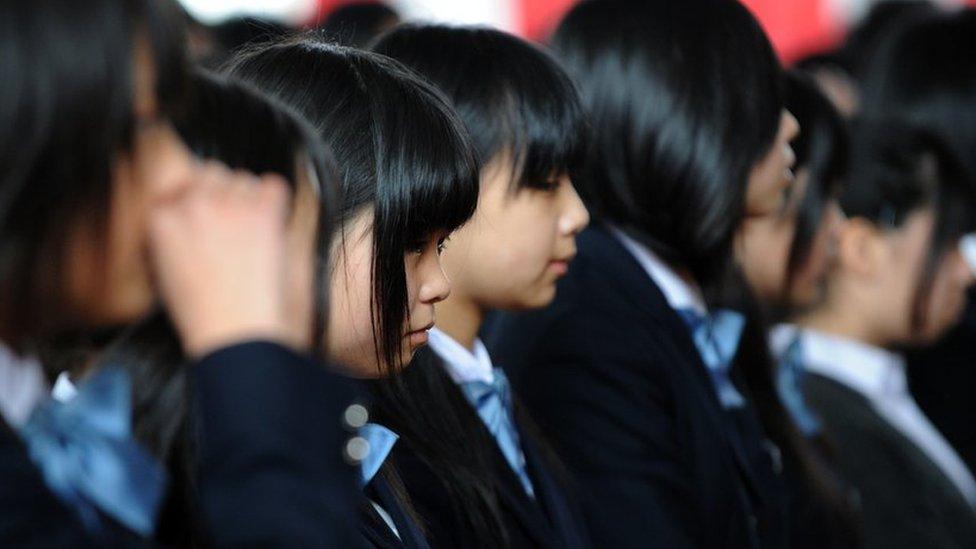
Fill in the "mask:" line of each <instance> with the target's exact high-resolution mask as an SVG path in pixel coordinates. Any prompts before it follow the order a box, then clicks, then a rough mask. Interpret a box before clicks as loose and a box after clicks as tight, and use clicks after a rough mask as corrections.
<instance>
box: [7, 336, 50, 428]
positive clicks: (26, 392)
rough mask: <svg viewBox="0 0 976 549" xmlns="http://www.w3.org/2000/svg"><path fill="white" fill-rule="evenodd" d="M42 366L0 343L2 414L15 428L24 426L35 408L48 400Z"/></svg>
mask: <svg viewBox="0 0 976 549" xmlns="http://www.w3.org/2000/svg"><path fill="white" fill-rule="evenodd" d="M47 393H48V385H47V381H45V379H44V372H42V371H41V365H40V364H39V363H38V362H37V361H36V360H34V359H31V358H22V357H19V356H17V355H16V354H14V352H13V351H11V350H10V349H9V348H7V346H6V345H3V344H2V343H0V414H2V415H3V417H4V419H5V420H6V421H7V423H9V424H10V426H11V427H19V426H21V425H23V423H24V422H25V421H27V418H28V417H30V413H31V412H32V411H34V406H36V405H37V403H38V402H40V401H42V400H44V399H45V398H47Z"/></svg>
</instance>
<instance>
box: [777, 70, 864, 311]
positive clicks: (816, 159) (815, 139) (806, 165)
mask: <svg viewBox="0 0 976 549" xmlns="http://www.w3.org/2000/svg"><path fill="white" fill-rule="evenodd" d="M786 107H787V109H788V110H789V111H790V113H792V114H793V116H795V117H796V119H797V121H798V122H799V123H800V127H801V128H803V131H802V132H800V134H799V135H798V136H797V137H796V139H794V140H793V142H792V143H791V145H792V146H793V151H794V152H795V153H796V165H795V167H794V168H793V169H794V171H796V172H799V171H800V170H804V169H805V170H807V173H808V175H807V186H806V189H805V190H804V191H803V192H804V194H803V197H802V198H801V199H800V202H799V206H798V209H797V214H796V229H795V231H794V234H793V242H792V243H791V245H790V252H789V257H788V259H787V264H786V284H785V286H784V287H785V288H786V290H785V291H786V292H787V293H788V292H789V288H790V286H791V284H792V281H793V280H794V279H795V278H796V275H797V272H798V271H799V270H800V268H801V267H802V266H803V265H804V264H805V263H806V261H807V259H808V258H809V256H810V251H811V247H812V246H813V240H814V237H815V236H816V234H817V231H818V230H819V228H820V223H821V221H823V215H824V208H825V207H827V206H828V204H829V203H830V202H831V201H832V200H836V199H837V198H838V195H839V194H840V192H841V189H842V184H843V181H844V179H845V176H846V172H847V164H848V159H847V157H848V146H849V143H848V135H847V125H846V123H845V122H844V119H843V118H841V115H840V113H838V112H837V109H836V108H835V107H834V106H833V104H831V103H830V100H829V99H827V97H826V96H825V95H824V94H823V92H821V91H820V89H819V88H818V87H817V84H816V83H815V82H814V81H813V79H811V78H810V77H809V76H807V75H805V74H803V73H800V72H796V71H792V72H790V73H788V74H787V78H786Z"/></svg>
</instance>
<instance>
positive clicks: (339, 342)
mask: <svg viewBox="0 0 976 549" xmlns="http://www.w3.org/2000/svg"><path fill="white" fill-rule="evenodd" d="M228 71H229V72H230V73H231V74H234V75H237V76H239V77H241V78H243V79H245V80H247V81H249V82H251V83H253V84H254V85H256V86H257V87H258V88H260V89H262V90H264V91H265V92H267V93H270V94H271V95H273V96H275V97H277V98H278V99H280V100H282V101H283V102H284V103H286V104H288V105H290V106H291V107H292V108H294V109H296V110H297V111H298V112H300V113H301V114H302V115H304V116H305V117H306V118H307V119H308V120H309V121H311V123H312V125H313V126H314V127H315V129H316V130H317V132H318V133H319V134H320V135H321V137H322V138H323V140H324V141H325V142H326V144H327V145H329V146H330V148H331V149H332V151H333V154H334V155H335V159H336V162H337V164H338V166H339V171H340V175H341V179H340V180H341V188H342V201H341V204H340V206H339V212H338V217H339V222H340V227H341V230H340V232H339V238H337V239H336V244H335V246H334V268H333V276H332V282H331V288H330V293H331V297H330V302H331V303H332V318H334V319H335V320H334V322H333V323H332V324H331V326H330V330H329V341H328V347H329V351H330V353H331V355H332V356H333V358H335V359H336V360H338V361H340V362H341V363H343V364H345V365H346V366H347V367H348V368H350V369H352V370H353V372H354V373H355V374H356V375H360V376H365V377H373V376H376V375H378V374H379V373H380V372H383V371H388V369H396V368H397V367H399V366H400V365H402V364H405V363H406V362H408V361H409V359H410V357H411V355H412V353H413V351H414V350H415V349H416V347H417V346H419V345H420V344H423V343H424V342H425V341H426V333H425V332H426V330H427V329H429V328H430V327H431V326H432V325H433V322H434V304H435V303H437V302H438V301H441V300H443V299H444V298H446V297H447V295H448V293H449V290H450V283H449V282H448V280H447V278H446V277H445V275H444V273H443V271H442V270H441V266H440V250H441V246H442V244H443V242H444V240H445V239H446V238H447V236H448V235H449V234H450V233H451V232H452V231H453V230H454V229H456V228H457V227H459V226H460V225H462V224H463V223H464V222H465V221H467V220H468V218H470V217H471V215H472V213H473V212H474V209H475V206H476V204H477V196H478V171H477V163H476V160H475V153H474V149H473V147H472V146H471V144H470V141H469V139H468V137H467V132H466V131H465V129H464V127H463V125H462V124H461V122H460V121H459V120H458V118H457V116H456V115H455V114H454V112H453V111H452V110H451V108H450V107H449V106H448V103H447V101H446V100H445V99H444V98H443V96H442V95H441V94H440V93H439V92H438V91H437V90H435V89H434V88H433V87H432V86H430V85H429V84H426V83H424V82H423V81H422V80H420V79H419V78H418V77H417V76H415V75H414V74H413V73H411V72H409V71H408V70H406V69H405V68H403V67H402V66H401V65H399V64H398V63H396V62H394V61H392V60H390V59H388V58H386V57H383V56H381V55H377V54H374V53H368V52H363V51H359V50H354V49H350V48H343V47H339V46H334V45H329V44H325V43H321V42H317V41H313V40H308V39H299V40H296V41H292V42H287V43H281V44H274V45H270V46H266V47H262V48H259V49H256V50H254V51H251V52H248V53H245V54H243V55H241V56H239V57H238V58H236V59H235V60H233V61H232V62H231V64H230V66H229V67H228Z"/></svg>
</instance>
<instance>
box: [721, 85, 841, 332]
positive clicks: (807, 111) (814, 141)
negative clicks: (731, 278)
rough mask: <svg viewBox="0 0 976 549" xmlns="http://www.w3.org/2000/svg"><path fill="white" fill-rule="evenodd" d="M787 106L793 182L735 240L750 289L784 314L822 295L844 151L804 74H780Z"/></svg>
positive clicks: (829, 110) (837, 128)
mask: <svg viewBox="0 0 976 549" xmlns="http://www.w3.org/2000/svg"><path fill="white" fill-rule="evenodd" d="M786 107H787V109H789V111H790V112H791V113H793V114H794V115H795V116H796V118H797V120H799V122H800V125H801V126H802V127H803V132H802V133H800V135H799V136H797V137H796V139H794V140H793V143H792V145H793V149H794V150H795V151H796V159H797V160H796V168H795V171H796V181H795V182H794V184H793V186H792V187H791V188H790V189H789V190H788V191H787V192H786V193H785V195H784V199H783V202H782V204H781V205H780V207H779V208H778V209H777V210H776V211H775V212H773V213H772V214H769V215H766V216H762V217H758V218H753V219H747V220H746V221H745V222H744V223H743V226H742V229H741V231H740V234H739V239H738V246H737V257H738V260H739V262H740V264H741V265H742V269H743V271H744V272H745V275H746V278H747V279H748V281H749V283H750V284H751V285H752V287H753V290H754V291H755V292H756V294H757V295H758V296H759V297H760V298H761V299H762V300H763V301H765V302H766V303H769V304H771V305H773V306H774V307H776V308H780V309H782V312H784V313H786V312H789V311H790V310H797V309H804V308H807V307H809V306H811V305H813V304H815V303H816V302H817V301H819V299H820V298H821V297H822V293H823V286H824V282H825V277H826V273H827V268H828V266H829V263H830V261H829V260H830V258H831V256H832V251H833V249H834V246H835V244H836V237H837V231H838V230H839V228H840V226H841V223H842V221H843V214H842V213H841V211H840V207H839V205H838V203H837V199H838V195H839V193H840V184H841V181H842V179H843V178H844V176H845V170H846V169H847V153H848V150H847V149H848V143H847V129H846V127H845V123H844V121H843V119H842V118H841V117H840V114H839V113H838V112H837V111H836V109H835V108H834V107H833V106H832V105H831V103H830V101H829V100H828V99H827V98H826V96H824V95H823V93H821V92H820V90H819V89H818V88H817V85H816V84H815V83H814V82H813V80H811V79H810V78H809V77H807V76H805V75H803V74H801V73H797V72H792V73H790V74H789V75H788V76H787V79H786Z"/></svg>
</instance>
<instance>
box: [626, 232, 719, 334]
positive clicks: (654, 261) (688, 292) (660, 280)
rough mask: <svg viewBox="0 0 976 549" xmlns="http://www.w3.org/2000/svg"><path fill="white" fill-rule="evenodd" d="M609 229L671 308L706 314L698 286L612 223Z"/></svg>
mask: <svg viewBox="0 0 976 549" xmlns="http://www.w3.org/2000/svg"><path fill="white" fill-rule="evenodd" d="M610 230H611V232H613V235H614V236H615V237H617V240H619V241H620V243H621V244H623V246H624V248H626V249H627V251H628V252H630V254H631V255H632V256H634V259H636V260H637V262H638V263H640V266H641V267H643V268H644V270H645V271H647V274H648V276H650V277H651V280H653V281H654V283H655V284H657V287H658V288H660V289H661V292H662V293H663V294H664V298H665V299H667V300H668V305H670V306H671V308H672V309H674V310H679V309H692V310H694V311H695V312H697V313H699V314H702V315H705V314H708V308H707V307H706V306H705V299H704V297H702V292H701V289H700V288H698V287H697V286H693V285H691V284H689V283H687V282H685V280H684V279H682V278H681V277H680V276H678V274H677V273H676V272H674V270H673V269H671V267H669V266H668V265H667V264H666V263H665V262H664V261H662V260H661V258H660V257H658V256H657V254H655V253H654V252H653V251H651V250H650V249H649V248H648V247H647V246H644V245H643V244H641V243H640V242H638V241H636V240H634V239H633V238H631V237H630V236H628V235H627V234H626V233H624V232H623V231H622V230H620V229H618V228H617V227H615V226H613V225H610Z"/></svg>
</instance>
